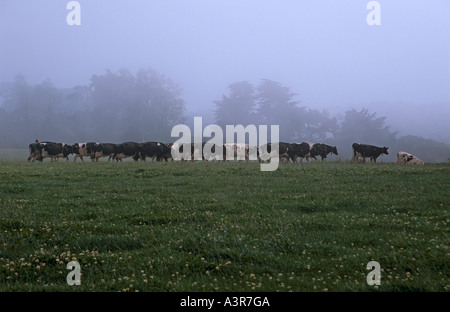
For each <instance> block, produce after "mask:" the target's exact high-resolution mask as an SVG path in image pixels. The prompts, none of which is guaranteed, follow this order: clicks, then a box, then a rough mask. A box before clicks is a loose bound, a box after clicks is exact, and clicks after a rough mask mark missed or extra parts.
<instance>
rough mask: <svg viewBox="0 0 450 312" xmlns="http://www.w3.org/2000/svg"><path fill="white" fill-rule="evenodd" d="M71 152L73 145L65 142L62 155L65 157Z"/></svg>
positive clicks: (72, 151)
mask: <svg viewBox="0 0 450 312" xmlns="http://www.w3.org/2000/svg"><path fill="white" fill-rule="evenodd" d="M73 153H74V145H68V144H65V145H64V146H63V155H64V157H67V156H69V155H70V154H73Z"/></svg>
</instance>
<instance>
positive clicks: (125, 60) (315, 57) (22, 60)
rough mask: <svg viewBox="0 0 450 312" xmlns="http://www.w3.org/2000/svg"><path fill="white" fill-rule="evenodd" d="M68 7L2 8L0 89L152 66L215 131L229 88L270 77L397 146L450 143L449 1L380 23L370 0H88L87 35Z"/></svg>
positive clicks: (415, 7)
mask: <svg viewBox="0 0 450 312" xmlns="http://www.w3.org/2000/svg"><path fill="white" fill-rule="evenodd" d="M68 2H69V1H64V0H60V1H54V0H40V1H31V0H21V1H16V0H14V1H13V0H2V1H1V2H0V82H2V83H12V82H14V81H15V79H16V78H15V77H17V75H22V77H23V78H24V79H25V80H26V83H27V84H28V85H31V86H33V85H37V84H41V83H42V82H43V81H46V79H47V81H50V82H51V84H52V85H53V86H54V87H55V88H58V89H64V90H65V89H73V88H74V87H76V86H89V85H90V84H91V82H92V76H93V75H104V74H105V73H107V71H108V70H109V71H110V72H113V73H117V72H119V71H120V70H121V69H127V70H128V71H129V72H130V73H132V74H133V75H135V74H136V73H137V72H138V71H139V70H140V69H142V68H144V69H147V68H152V69H154V70H155V71H157V72H159V73H161V74H163V75H165V76H166V77H168V78H169V79H171V80H172V81H173V82H174V83H175V84H176V85H178V86H179V87H180V89H181V93H180V97H181V98H182V99H183V101H184V106H185V112H184V115H185V116H187V117H188V118H189V119H192V116H194V115H196V116H200V115H201V116H203V119H204V124H205V123H213V122H215V116H214V113H213V110H214V109H215V106H214V102H215V101H218V100H221V99H222V96H223V95H224V94H227V93H228V87H229V85H230V84H232V83H235V82H239V81H248V82H249V83H251V84H253V85H255V86H257V85H258V84H260V83H261V80H262V79H270V80H272V81H276V82H278V83H280V84H281V85H283V86H285V87H287V88H289V90H290V91H291V92H292V93H294V94H295V100H296V101H298V102H299V106H304V107H308V108H309V109H318V110H321V111H322V110H325V111H326V112H327V113H328V114H329V115H330V116H332V117H335V118H336V119H337V120H338V121H339V120H342V119H343V118H344V116H345V112H346V111H348V110H351V109H352V108H353V109H355V110H356V111H360V110H362V109H364V108H365V109H368V110H369V111H370V112H373V113H376V116H378V117H383V116H386V119H385V122H386V124H387V125H390V130H391V131H393V132H396V135H397V137H401V136H402V135H414V136H420V137H422V138H426V139H432V140H435V141H437V142H444V143H446V144H450V123H449V119H450V118H449V117H450V18H449V16H450V15H449V14H450V13H449V12H450V1H448V0H431V1H425V0H422V1H421V0H409V1H407V0H395V1H391V0H390V1H386V0H380V1H379V3H380V4H381V25H380V26H369V25H368V24H367V22H366V17H367V14H368V13H369V10H367V9H366V5H367V3H368V2H369V1H368V0H340V1H332V0H314V1H313V0H309V1H307V0H281V1H275V0H246V1H242V0H215V1H211V0H164V1H162V0H159V1H156V0H152V1H148V0H145V1H144V0H142V1H138V0H130V1H125V0H121V1H118V0H116V1H101V0H89V1H87V0H80V1H79V3H80V5H81V25H80V26H69V25H67V23H66V16H67V14H68V13H69V10H67V9H66V5H67V3H68ZM6 88H7V87H6ZM3 97H4V96H3ZM123 105H126V103H124V104H123ZM4 106H5V105H4ZM1 107H2V102H1V98H0V108H1ZM9 109H10V110H11V108H9ZM73 109H76V108H75V107H74V108H73ZM67 110H68V111H70V108H67ZM4 113H5V112H4ZM0 114H1V111H0ZM16 126H18V127H20V125H17V124H16ZM67 126H70V127H72V130H73V131H74V132H75V133H76V131H77V130H76V127H75V128H74V125H67ZM4 128H5V127H4ZM4 128H3V130H2V131H3V133H2V135H5V133H8V131H11V130H12V129H11V127H9V128H7V129H4ZM56 131H57V130H56ZM26 135H27V134H24V136H26ZM36 135H37V134H36ZM75 136H76V135H75ZM55 137H56V138H58V137H57V135H55ZM34 138H35V135H34V134H30V135H29V136H28V137H24V138H23V142H32V141H33V140H34ZM361 143H363V142H361ZM368 143H369V142H368ZM20 144H23V143H22V141H21V143H20ZM393 152H394V151H393ZM449 157H450V155H449Z"/></svg>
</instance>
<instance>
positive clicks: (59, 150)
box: [36, 142, 73, 161]
mask: <svg viewBox="0 0 450 312" xmlns="http://www.w3.org/2000/svg"><path fill="white" fill-rule="evenodd" d="M37 148H38V153H39V156H38V158H36V159H38V160H39V161H42V160H44V158H47V157H50V158H51V161H55V160H57V159H59V158H66V159H67V161H69V155H70V154H72V153H73V146H72V145H67V144H64V143H55V142H47V143H39V145H38V147H37Z"/></svg>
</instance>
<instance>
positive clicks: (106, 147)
mask: <svg viewBox="0 0 450 312" xmlns="http://www.w3.org/2000/svg"><path fill="white" fill-rule="evenodd" d="M117 147H118V145H117V144H113V143H99V144H98V145H96V146H95V147H94V154H93V156H91V159H92V161H94V160H95V161H96V162H98V159H99V158H101V157H108V161H110V160H111V158H113V157H114V150H115V149H117Z"/></svg>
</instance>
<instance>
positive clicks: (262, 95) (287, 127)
mask: <svg viewBox="0 0 450 312" xmlns="http://www.w3.org/2000/svg"><path fill="white" fill-rule="evenodd" d="M294 96H295V94H294V93H292V92H291V91H290V90H289V88H288V87H284V86H282V85H281V84H280V83H278V82H275V81H272V80H269V79H263V80H262V81H261V83H260V84H259V85H258V88H257V99H258V107H257V117H258V120H259V124H266V125H279V126H280V141H296V140H297V138H298V137H299V136H300V135H301V133H302V131H303V127H304V119H303V117H302V115H304V114H305V111H306V110H305V108H304V107H298V106H297V105H298V101H295V100H294Z"/></svg>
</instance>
